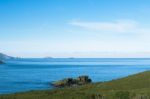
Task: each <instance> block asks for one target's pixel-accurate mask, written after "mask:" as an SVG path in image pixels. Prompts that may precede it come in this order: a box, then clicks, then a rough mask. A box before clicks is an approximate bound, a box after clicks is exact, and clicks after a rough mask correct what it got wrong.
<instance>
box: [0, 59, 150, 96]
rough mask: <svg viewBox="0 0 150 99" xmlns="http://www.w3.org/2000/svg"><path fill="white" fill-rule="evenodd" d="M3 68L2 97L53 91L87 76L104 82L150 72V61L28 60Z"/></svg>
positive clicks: (9, 62)
mask: <svg viewBox="0 0 150 99" xmlns="http://www.w3.org/2000/svg"><path fill="white" fill-rule="evenodd" d="M5 62H6V63H5V64H2V65H0V94H9V93H16V92H24V91H30V90H45V89H53V88H54V87H53V86H52V85H51V82H53V81H57V80H61V79H64V78H68V77H78V76H80V75H88V76H89V77H90V78H91V79H92V81H93V82H103V81H109V80H113V79H118V78H122V77H126V76H128V75H131V74H135V73H139V72H143V71H146V70H150V59H149V58H43V59H42V58H26V59H13V60H6V61H5Z"/></svg>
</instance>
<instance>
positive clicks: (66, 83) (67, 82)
mask: <svg viewBox="0 0 150 99" xmlns="http://www.w3.org/2000/svg"><path fill="white" fill-rule="evenodd" d="M91 82H92V80H91V79H90V78H89V77H88V76H86V75H85V76H79V77H77V78H66V79H63V80H59V81H56V82H53V83H52V85H53V86H55V87H61V88H62V87H75V86H81V85H85V84H89V83H91Z"/></svg>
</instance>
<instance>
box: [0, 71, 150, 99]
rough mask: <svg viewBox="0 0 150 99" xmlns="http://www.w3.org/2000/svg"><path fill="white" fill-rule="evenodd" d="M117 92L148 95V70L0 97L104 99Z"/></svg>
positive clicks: (10, 98) (16, 98) (0, 97)
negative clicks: (113, 78)
mask: <svg viewBox="0 0 150 99" xmlns="http://www.w3.org/2000/svg"><path fill="white" fill-rule="evenodd" d="M117 93H121V94H122V93H123V95H124V93H125V94H128V93H129V96H130V97H135V96H137V95H147V96H150V71H146V72H143V73H139V74H136V75H131V76H128V77H125V78H122V79H118V80H113V81H109V82H104V83H96V84H89V85H85V86H80V87H76V88H64V89H55V90H46V91H31V92H25V93H17V94H10V95H1V96H0V99H98V98H92V97H93V96H95V95H97V94H101V95H103V96H105V99H116V98H114V97H115V96H116V94H117ZM118 99H128V98H118Z"/></svg>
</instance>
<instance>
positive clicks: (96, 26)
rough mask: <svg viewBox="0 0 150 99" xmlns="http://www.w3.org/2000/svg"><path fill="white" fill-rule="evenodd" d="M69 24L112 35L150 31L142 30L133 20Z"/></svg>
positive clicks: (72, 22)
mask: <svg viewBox="0 0 150 99" xmlns="http://www.w3.org/2000/svg"><path fill="white" fill-rule="evenodd" d="M70 24H71V25H73V26H77V27H80V28H84V29H88V30H93V31H104V32H112V33H116V32H117V33H150V29H148V28H144V27H143V26H141V25H140V24H139V23H138V22H137V21H134V20H116V21H114V22H85V21H71V22H70Z"/></svg>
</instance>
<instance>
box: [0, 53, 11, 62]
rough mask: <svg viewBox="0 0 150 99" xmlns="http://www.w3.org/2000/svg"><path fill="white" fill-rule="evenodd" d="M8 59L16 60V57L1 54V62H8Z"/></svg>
mask: <svg viewBox="0 0 150 99" xmlns="http://www.w3.org/2000/svg"><path fill="white" fill-rule="evenodd" d="M8 59H14V57H12V56H8V55H6V54H3V53H0V60H8Z"/></svg>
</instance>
